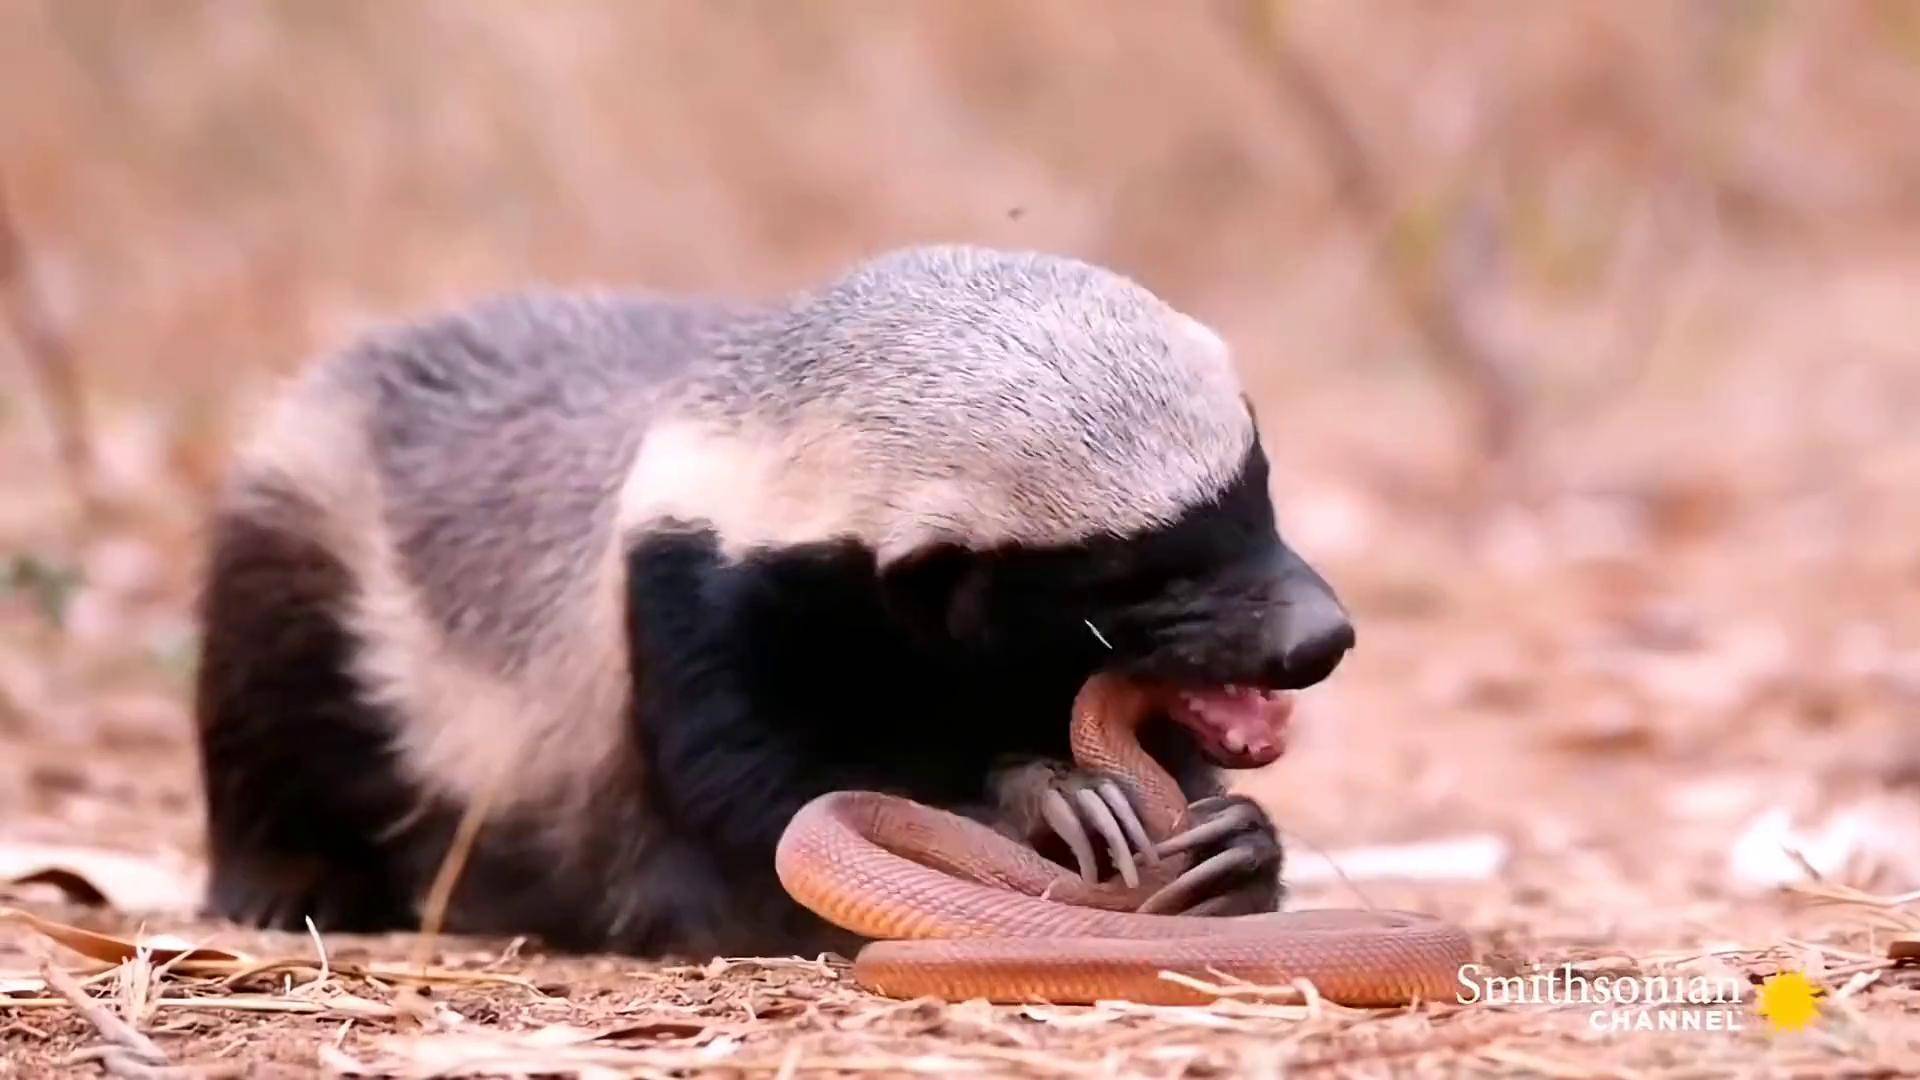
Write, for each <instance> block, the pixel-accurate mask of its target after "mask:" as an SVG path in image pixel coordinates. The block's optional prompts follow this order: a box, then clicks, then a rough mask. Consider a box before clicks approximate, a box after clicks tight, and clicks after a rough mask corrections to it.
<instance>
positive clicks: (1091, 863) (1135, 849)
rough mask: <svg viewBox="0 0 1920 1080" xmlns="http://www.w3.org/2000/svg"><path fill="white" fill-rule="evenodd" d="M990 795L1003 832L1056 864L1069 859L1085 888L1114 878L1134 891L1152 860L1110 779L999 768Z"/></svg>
mask: <svg viewBox="0 0 1920 1080" xmlns="http://www.w3.org/2000/svg"><path fill="white" fill-rule="evenodd" d="M994 795H995V798H996V801H997V802H998V803H999V804H1000V807H1001V811H1002V813H1003V814H1004V815H1005V817H1004V820H1005V823H1006V826H1007V829H1008V831H1010V832H1012V833H1013V834H1014V835H1015V836H1016V837H1017V838H1019V839H1021V840H1024V841H1026V842H1027V843H1029V844H1032V845H1033V846H1034V848H1035V849H1036V850H1038V851H1040V852H1041V853H1042V854H1046V855H1048V856H1049V857H1050V858H1054V859H1055V860H1056V861H1058V862H1060V863H1061V864H1062V865H1066V864H1067V863H1066V860H1067V858H1068V857H1070V858H1071V859H1072V861H1073V865H1075V866H1076V867H1077V868H1078V869H1079V872H1080V878H1081V880H1082V881H1084V882H1086V883H1087V884H1089V885H1092V884H1095V883H1096V882H1099V881H1100V880H1102V879H1103V878H1107V877H1111V876H1112V875H1114V874H1118V875H1119V877H1120V880H1121V881H1122V882H1124V883H1125V885H1126V887H1127V888H1129V889H1132V888H1136V887H1138V886H1139V884H1140V872H1141V868H1142V867H1144V866H1146V865H1147V864H1149V863H1151V862H1153V861H1154V855H1153V840H1152V838H1150V837H1149V836H1148V835H1147V830H1146V828H1145V827H1144V826H1142V825H1141V823H1140V817H1139V815H1138V814H1136V813H1135V812H1134V808H1133V804H1132V803H1130V802H1128V801H1127V796H1126V792H1125V791H1124V790H1123V789H1122V788H1121V786H1120V785H1119V784H1118V783H1117V782H1115V781H1114V779H1113V778H1112V777H1110V776H1106V775H1104V774H1101V773H1097V772H1092V771H1090V770H1087V769H1078V768H1074V767H1072V766H1070V765H1065V764H1062V763H1059V762H1054V761H1030V762H1026V763H1024V764H1020V765H1015V766H1011V767H1009V768H1006V769H1003V770H1001V771H1000V772H999V774H998V775H997V776H996V777H995V779H994Z"/></svg>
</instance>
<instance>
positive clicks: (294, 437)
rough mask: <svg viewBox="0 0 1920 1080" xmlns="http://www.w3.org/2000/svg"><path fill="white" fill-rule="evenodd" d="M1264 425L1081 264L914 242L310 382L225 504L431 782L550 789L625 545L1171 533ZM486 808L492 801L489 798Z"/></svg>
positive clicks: (969, 540) (1176, 332) (616, 635)
mask: <svg viewBox="0 0 1920 1080" xmlns="http://www.w3.org/2000/svg"><path fill="white" fill-rule="evenodd" d="M1253 440H1254V433H1253V429H1252V425H1251V421H1250V419H1249V417H1248V414H1247V412H1246V409H1245V407H1244V405H1243V403H1242V400H1241V397H1240V387H1239V383H1238V380H1237V378H1236V377H1235V375H1234V372H1233V370H1232V366H1231V363H1230V360H1229V358H1228V355H1227V350H1226V348H1225V346H1224V345H1223V344H1222V343H1221V341H1220V340H1219V339H1218V338H1217V337H1216V336H1215V335H1213V334H1212V333H1211V332H1210V331H1208V330H1207V329H1206V328H1204V327H1203V326H1201V325H1200V324H1199V323H1197V322H1195V321H1194V320H1192V319H1190V318H1188V317H1187V316H1185V315H1182V314H1180V313H1179V312H1176V311H1174V310H1173V309H1172V308H1170V307H1168V306H1167V305H1166V304H1164V303H1162V302H1161V301H1159V300H1158V299H1156V298H1154V297H1153V296H1152V295H1151V294H1149V293H1148V292H1146V291H1145V290H1143V289H1141V288H1140V287H1138V286H1136V285H1134V284H1132V283H1131V282H1129V281H1127V280H1126V279H1124V278H1121V277H1119V276H1117V275H1115V274H1112V273H1110V272H1107V271H1104V270H1100V269H1097V268H1094V267H1091V266H1087V265H1085V264H1081V263H1078V262H1073V261H1070V260H1064V259H1058V258H1051V257H1045V256H1039V255H1022V254H1004V253H998V252H991V251H985V250H980V249H973V248H964V247H952V248H923V249H913V250H908V251H904V252H899V253H895V254H892V255H888V256H884V257H882V258H879V259H876V260H873V261H871V262H869V263H866V264H864V265H863V266H861V267H859V268H857V269H855V270H854V271H853V272H852V273H850V274H849V275H847V276H846V277H844V278H842V279H841V280H840V281H839V282H837V283H835V284H833V285H831V286H829V287H827V288H825V289H823V290H820V291H817V292H813V293H809V294H805V295H802V296H800V297H797V298H795V299H793V300H791V301H789V302H786V303H783V304H779V305H773V306H769V307H766V308H759V309H744V308H726V307H722V306H718V305H702V304H697V303H691V302H688V303H681V302H672V301H664V300H656V299H646V298H617V297H605V298H594V297H566V296H555V295H545V296H527V297H519V298H514V299H509V300H502V301H497V302H494V303H491V304H487V305H482V306H481V307H479V308H477V309H475V310H474V311H472V312H469V313H467V314H465V315H462V316H458V317H454V318H450V319H443V320H439V321H436V322H432V323H428V324H424V325H421V326H416V327H407V328H400V329H396V330H393V331H389V332H386V333H383V334H380V335H376V336H375V337H373V338H372V339H370V340H368V341H366V342H364V343H362V344H360V345H358V346H356V347H355V348H353V349H351V350H349V351H347V352H345V353H343V354H341V355H339V356H337V357H335V358H333V359H332V360H331V361H329V362H327V363H326V364H324V365H323V366H321V367H320V368H318V369H316V370H315V371H313V372H311V373H310V374H309V375H308V376H306V377H305V379H303V380H302V381H301V382H300V384H299V385H298V386H297V387H296V388H295V389H294V390H293V392H292V393H291V394H290V395H289V397H288V398H287V400H286V403H285V404H284V405H283V406H282V408H281V409H279V410H278V411H277V412H276V413H274V415H273V416H272V417H271V418H270V419H269V421H268V423H267V425H266V426H265V428H264V430H263V431H262V432H261V434H260V436H259V438H258V439H257V440H256V441H255V442H254V444H253V445H252V447H251V449H250V450H249V451H248V452H247V453H246V454H245V455H244V456H243V458H242V463H241V468H240V470H239V473H238V475H237V484H236V486H235V489H234V495H233V496H232V499H233V505H234V506H236V507H238V508H242V509H244V508H245V506H246V505H247V504H246V502H245V500H247V499H249V498H250V497H251V496H250V494H249V493H250V492H257V491H259V490H262V489H267V490H272V489H280V490H288V491H292V492H294V493H297V494H298V495H299V496H301V499H302V501H303V502H305V503H310V504H312V505H313V506H314V507H316V508H317V513H316V516H315V518H314V520H310V521H302V522H299V523H295V524H297V527H298V528H299V529H300V530H301V532H302V533H303V534H304V535H309V536H311V537H313V538H315V539H316V540H318V541H319V542H320V543H321V544H323V545H324V546H325V547H326V548H327V549H328V550H329V551H331V552H332V553H333V554H334V555H335V556H337V557H338V558H339V559H340V560H341V562H342V563H343V564H344V565H345V566H346V567H347V568H348V569H349V570H350V572H351V575H352V577H353V580H354V581H355V583H356V586H355V594H354V598H353V600H352V610H351V611H350V612H348V613H347V614H346V620H345V621H346V622H347V623H348V625H350V626H351V627H352V628H353V629H354V631H355V632H356V633H357V635H358V639H359V642H360V651H359V655H358V656H357V657H356V659H355V671H356V673H357V675H358V676H359V678H360V679H361V680H362V682H363V683H364V685H365V686H366V687H367V689H368V692H369V695H370V696H371V697H372V698H374V699H376V700H378V701H380V702H383V703H386V704H389V705H391V706H392V707H393V714H394V715H396V716H399V717H403V718H404V720H403V722H401V723H399V724H398V726H397V728H396V730H395V731H394V733H393V737H394V739H395V744H396V748H397V750H398V754H397V757H398V760H399V761H400V762H401V763H402V764H403V766H404V768H405V769H406V770H407V771H408V772H409V773H410V774H411V775H412V776H413V777H414V778H415V779H416V780H418V781H419V782H420V783H421V785H422V787H423V790H425V791H428V792H432V793H436V794H441V795H445V796H451V797H453V798H455V799H457V800H461V801H470V800H472V799H475V798H477V797H479V796H480V795H481V794H482V793H483V792H487V791H489V789H490V788H491V787H492V785H493V784H494V781H495V778H496V777H502V776H504V778H505V781H506V782H505V783H504V784H502V785H500V786H499V787H497V788H493V789H492V790H493V793H494V797H495V798H496V800H504V803H505V804H514V803H518V804H521V805H523V806H531V805H536V804H544V805H547V806H550V807H553V808H554V811H555V812H556V813H559V812H563V811H564V805H565V803H566V801H567V800H564V799H559V798H557V797H558V796H562V795H582V794H585V793H586V791H587V789H588V788H589V787H590V785H589V784H587V783H586V782H584V778H590V777H592V776H594V775H596V773H597V772H598V770H600V768H601V767H602V765H603V763H606V762H609V761H611V760H612V759H614V758H615V757H616V754H617V751H618V750H619V748H620V746H621V743H622V741H623V740H625V739H627V738H628V737H629V735H628V734H627V732H628V730H629V725H627V724H626V723H624V722H623V718H624V716H625V714H626V713H627V712H628V710H629V709H630V707H631V706H630V694H631V687H632V685H633V680H634V679H635V678H639V679H643V680H644V679H645V678H646V673H645V672H637V673H636V672H632V671H629V670H628V660H627V652H626V641H625V633H624V622H623V612H624V605H625V603H626V598H625V591H624V589H625V582H624V580H623V579H624V573H623V571H624V564H623V554H624V551H625V546H626V543H627V542H628V540H629V539H630V538H631V537H633V536H634V535H637V534H639V533H644V532H647V531H652V530H659V529H663V528H669V527H674V524H675V523H682V524H686V525H697V526H704V527H709V528H711V529H712V530H713V531H714V532H716V533H717V534H718V537H719V540H720V542H721V544H722V548H723V550H724V551H726V552H727V553H728V554H729V555H732V556H735V557H738V556H744V555H746V554H748V553H750V552H751V551H752V550H754V549H756V548H764V547H774V546H786V545H792V544H798V543H805V542H810V541H829V540H853V541H857V542H859V543H861V544H863V545H865V546H866V547H868V548H870V549H871V550H873V551H874V552H876V554H877V556H878V557H879V558H880V560H881V561H882V562H883V563H884V562H886V561H888V560H890V559H892V558H895V557H898V556H900V555H904V554H906V553H909V552H911V551H913V550H915V549H918V548H920V547H922V546H925V545H928V544H934V543H951V544H958V545H962V546H965V547H968V548H973V549H982V548H989V547H995V546H1000V545H1008V544H1022V545H1052V544H1064V543H1069V542H1072V541H1075V540H1079V539H1083V538H1086V537H1089V536H1093V535H1097V534H1113V535H1123V534H1126V533H1129V532H1132V531H1135V530H1140V529H1145V528H1148V527H1151V526H1154V525H1158V524H1163V523H1165V522H1168V521H1171V520H1173V519H1175V518H1177V517H1178V516H1179V515H1180V513H1181V512H1182V511H1183V510H1185V509H1188V508H1191V507H1193V506H1194V505H1196V504H1198V503H1201V502H1204V501H1206V500H1208V499H1209V498H1210V497H1212V496H1213V495H1214V494H1216V493H1217V492H1219V491H1220V490H1221V489H1222V488H1223V487H1224V486H1225V485H1227V484H1228V483H1229V482H1230V481H1231V480H1232V478H1233V477H1234V475H1235V474H1236V472H1237V470H1238V469H1239V468H1240V467H1241V464H1242V462H1243V460H1244V458H1245V457H1246V454H1247V452H1248V450H1249V448H1250V446H1251V445H1252V443H1253ZM496 805H502V803H501V802H499V801H496Z"/></svg>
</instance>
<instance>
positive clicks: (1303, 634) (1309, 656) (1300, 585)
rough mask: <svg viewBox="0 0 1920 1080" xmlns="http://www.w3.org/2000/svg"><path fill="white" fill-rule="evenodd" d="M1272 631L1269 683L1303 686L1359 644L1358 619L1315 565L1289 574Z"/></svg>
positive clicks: (1281, 586)
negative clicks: (1315, 570) (1355, 624)
mask: <svg viewBox="0 0 1920 1080" xmlns="http://www.w3.org/2000/svg"><path fill="white" fill-rule="evenodd" d="M1277 591H1278V595H1277V596H1276V601H1277V603H1276V606H1275V610H1274V612H1273V614H1272V616H1271V622H1270V623H1269V629H1268V634H1267V665H1266V677H1265V679H1264V680H1263V681H1264V682H1266V684H1267V685H1268V686H1269V687H1271V688H1273V689H1278V690H1298V689H1300V688H1302V687H1307V686H1312V685H1313V684H1314V683H1317V682H1319V681H1320V680H1322V679H1324V678H1326V677H1327V676H1328V675H1331V674H1333V669H1334V668H1336V667H1338V666H1339V665H1340V660H1341V658H1342V657H1345V656H1346V655H1347V650H1348V649H1351V648H1353V640H1354V639H1353V623H1352V621H1351V620H1349V619H1348V618H1347V609H1346V608H1344V607H1342V606H1341V605H1340V601H1339V600H1338V599H1336V598H1335V597H1334V595H1333V590H1332V589H1331V588H1329V587H1328V586H1327V583H1326V582H1324V581H1322V580H1321V579H1320V576H1319V575H1318V574H1315V573H1313V572H1312V571H1311V570H1304V568H1302V570H1297V571H1295V572H1293V573H1290V574H1288V575H1286V576H1285V577H1283V578H1282V579H1281V581H1280V584H1279V588H1278V590H1277Z"/></svg>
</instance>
